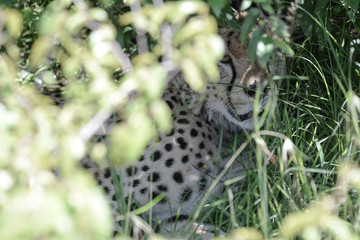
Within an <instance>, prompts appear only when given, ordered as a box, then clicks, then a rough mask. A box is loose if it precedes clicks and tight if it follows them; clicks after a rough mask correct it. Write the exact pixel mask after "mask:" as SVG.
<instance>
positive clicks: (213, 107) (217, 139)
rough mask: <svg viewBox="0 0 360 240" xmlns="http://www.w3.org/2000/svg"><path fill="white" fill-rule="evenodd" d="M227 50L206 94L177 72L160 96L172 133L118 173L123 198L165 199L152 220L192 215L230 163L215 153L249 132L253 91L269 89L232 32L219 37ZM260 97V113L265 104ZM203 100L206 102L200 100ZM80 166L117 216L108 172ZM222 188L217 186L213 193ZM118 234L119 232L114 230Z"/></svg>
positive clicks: (141, 201) (264, 75)
mask: <svg viewBox="0 0 360 240" xmlns="http://www.w3.org/2000/svg"><path fill="white" fill-rule="evenodd" d="M220 34H221V35H222V37H223V38H224V42H225V44H226V48H227V55H226V56H227V58H226V59H225V60H226V61H222V62H219V63H218V68H219V73H220V80H219V82H218V83H209V84H208V86H207V88H206V91H205V92H204V93H203V94H202V95H201V94H195V93H194V92H193V91H192V90H191V89H190V87H189V86H188V85H187V84H186V82H185V81H184V79H183V75H182V74H181V73H178V74H176V75H175V77H173V78H172V79H169V86H168V88H167V90H166V91H165V93H164V95H163V100H164V101H166V102H167V104H168V105H169V108H170V109H171V110H172V115H173V130H172V132H171V133H170V134H168V135H162V134H160V135H159V141H158V142H154V143H152V144H150V145H149V146H148V147H147V149H146V150H145V151H144V153H143V155H142V157H141V159H140V160H139V161H138V163H137V164H136V165H135V166H129V167H125V168H119V169H117V174H118V175H119V176H121V183H120V184H121V185H122V186H123V197H125V198H127V199H128V198H130V197H131V199H132V201H133V202H136V203H139V204H140V205H144V204H147V203H149V202H150V201H151V199H154V198H155V197H157V196H159V195H162V196H163V198H162V200H160V202H159V203H157V204H156V205H155V206H153V207H152V210H151V211H152V216H153V217H155V218H159V219H161V220H165V219H169V218H171V217H174V216H176V215H178V214H179V213H180V215H190V214H191V213H193V211H194V210H195V209H196V207H197V206H198V204H199V202H200V201H201V200H202V198H203V196H204V194H205V192H206V190H207V189H208V187H209V185H210V183H211V182H212V181H213V179H214V178H215V177H216V176H217V175H218V174H219V172H220V171H221V170H222V169H223V167H224V166H225V164H226V163H227V162H228V160H229V159H228V158H225V159H224V158H222V157H221V152H220V151H219V149H223V146H226V145H227V144H228V143H229V141H230V139H231V137H232V136H233V135H234V133H235V132H236V131H239V129H241V128H243V129H244V128H245V129H253V122H254V120H253V105H254V102H255V94H254V92H251V91H255V90H256V89H257V90H258V91H262V90H263V88H264V86H266V85H267V72H266V71H264V70H262V69H261V68H260V67H259V66H258V65H257V64H251V63H250V60H249V57H248V55H247V47H246V46H241V45H240V44H239V42H238V36H237V34H236V33H234V31H232V30H231V31H229V30H223V31H221V32H220ZM263 95H265V94H260V96H261V97H260V100H259V108H260V110H259V112H261V110H262V109H263V107H264V106H265V104H266V102H267V97H265V96H263ZM201 96H202V97H204V99H205V100H204V101H200V100H199V99H200V98H201ZM240 162H241V161H239V162H237V163H235V165H234V166H233V167H232V168H233V171H232V175H236V174H238V173H239V172H240V171H241V170H242V169H243V167H242V164H241V163H240ZM83 164H84V165H85V167H87V168H89V170H90V171H91V172H93V173H94V174H95V175H96V177H97V179H98V181H99V184H100V185H101V186H102V187H103V188H104V189H105V191H106V193H107V196H108V198H109V199H110V202H111V204H112V207H113V212H114V215H115V216H116V215H118V201H117V199H116V194H115V187H114V184H113V180H112V178H111V174H110V171H109V169H108V168H106V169H100V168H99V167H97V166H96V165H95V164H94V163H93V162H92V161H88V160H84V161H83ZM220 189H221V184H219V186H218V187H217V188H216V189H215V192H216V191H218V190H220ZM116 228H117V229H119V227H116Z"/></svg>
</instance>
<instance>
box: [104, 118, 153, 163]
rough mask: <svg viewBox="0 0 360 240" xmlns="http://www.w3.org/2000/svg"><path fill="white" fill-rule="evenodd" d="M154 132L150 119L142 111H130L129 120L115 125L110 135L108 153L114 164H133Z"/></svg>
mask: <svg viewBox="0 0 360 240" xmlns="http://www.w3.org/2000/svg"><path fill="white" fill-rule="evenodd" d="M153 134H154V126H153V124H152V121H151V119H150V118H149V116H147V115H146V114H145V113H143V112H141V111H140V112H136V113H132V114H131V115H130V116H129V121H128V122H126V123H121V124H120V125H118V126H116V127H115V128H114V129H113V130H112V133H111V135H110V155H111V159H112V160H113V161H114V163H115V164H116V165H120V166H121V165H124V164H134V163H135V162H136V161H137V160H138V159H139V158H140V156H141V155H142V152H143V151H144V149H145V148H146V146H147V144H148V142H149V141H150V139H151V137H152V136H153Z"/></svg>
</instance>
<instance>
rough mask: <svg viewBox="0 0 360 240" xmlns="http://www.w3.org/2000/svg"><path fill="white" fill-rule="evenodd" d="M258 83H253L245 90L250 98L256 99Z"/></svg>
mask: <svg viewBox="0 0 360 240" xmlns="http://www.w3.org/2000/svg"><path fill="white" fill-rule="evenodd" d="M256 88H257V83H256V82H253V83H252V84H250V85H249V86H248V87H246V88H245V93H246V94H247V95H249V96H250V97H254V96H255V93H256Z"/></svg>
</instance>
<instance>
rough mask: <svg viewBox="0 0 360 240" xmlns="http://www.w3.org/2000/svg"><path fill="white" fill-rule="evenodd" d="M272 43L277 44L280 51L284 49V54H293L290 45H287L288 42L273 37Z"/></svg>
mask: <svg viewBox="0 0 360 240" xmlns="http://www.w3.org/2000/svg"><path fill="white" fill-rule="evenodd" d="M274 44H275V45H276V46H278V47H279V48H280V49H281V50H282V51H284V52H285V53H286V54H288V55H289V56H293V55H294V51H293V50H292V49H291V47H290V46H289V44H287V43H284V42H283V41H281V40H278V39H274Z"/></svg>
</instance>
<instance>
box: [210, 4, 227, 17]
mask: <svg viewBox="0 0 360 240" xmlns="http://www.w3.org/2000/svg"><path fill="white" fill-rule="evenodd" d="M207 2H208V3H209V6H210V8H211V10H212V11H213V13H214V14H215V16H216V17H219V16H220V14H221V10H222V8H223V7H224V6H225V5H226V3H227V2H228V1H227V0H207Z"/></svg>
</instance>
